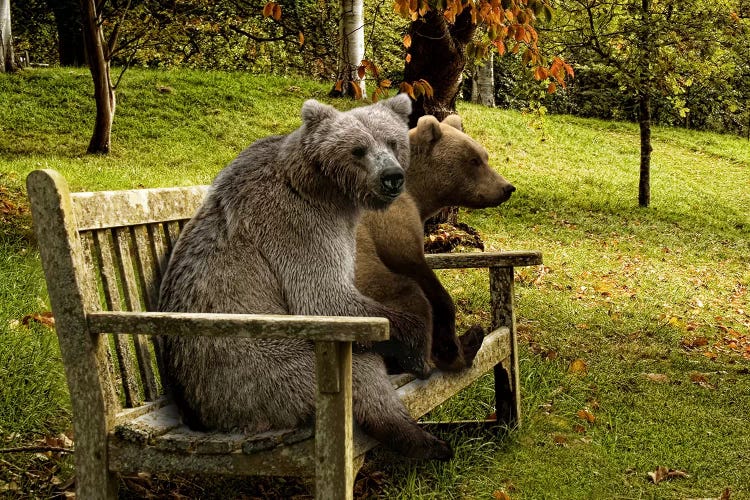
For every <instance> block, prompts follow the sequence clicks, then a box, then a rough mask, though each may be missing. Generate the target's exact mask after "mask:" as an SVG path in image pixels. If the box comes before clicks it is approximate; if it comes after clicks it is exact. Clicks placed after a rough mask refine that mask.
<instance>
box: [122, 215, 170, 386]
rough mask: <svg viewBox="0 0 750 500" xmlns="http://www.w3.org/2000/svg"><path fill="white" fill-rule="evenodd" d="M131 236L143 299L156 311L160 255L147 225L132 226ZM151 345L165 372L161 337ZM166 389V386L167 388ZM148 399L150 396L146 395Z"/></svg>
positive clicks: (159, 365) (153, 340)
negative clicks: (155, 251) (157, 253)
mask: <svg viewBox="0 0 750 500" xmlns="http://www.w3.org/2000/svg"><path fill="white" fill-rule="evenodd" d="M130 231H131V237H132V240H133V242H134V243H135V255H134V257H133V259H134V260H135V263H136V266H137V269H138V279H139V280H140V286H141V291H142V293H143V301H144V303H145V304H146V310H147V311H156V310H157V309H158V305H159V286H160V285H161V278H160V277H161V268H160V264H159V261H158V256H157V255H156V254H155V253H154V247H153V246H152V244H151V243H152V241H151V239H150V237H149V232H148V229H147V227H146V226H145V225H138V226H132V227H131V228H130ZM151 345H152V346H153V349H154V355H155V357H156V365H157V367H158V369H159V373H165V371H164V370H165V368H164V360H163V359H162V351H163V350H162V346H161V340H160V339H159V337H152V338H151ZM165 389H166V388H165ZM146 399H147V400H148V399H149V398H148V396H147V397H146Z"/></svg>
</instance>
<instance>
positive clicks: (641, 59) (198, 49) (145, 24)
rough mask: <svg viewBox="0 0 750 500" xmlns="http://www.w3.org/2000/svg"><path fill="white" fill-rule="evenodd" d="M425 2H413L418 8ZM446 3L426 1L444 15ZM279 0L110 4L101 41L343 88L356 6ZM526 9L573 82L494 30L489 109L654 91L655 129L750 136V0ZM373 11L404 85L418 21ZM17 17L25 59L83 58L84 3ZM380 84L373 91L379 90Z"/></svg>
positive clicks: (382, 74)
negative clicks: (344, 24)
mask: <svg viewBox="0 0 750 500" xmlns="http://www.w3.org/2000/svg"><path fill="white" fill-rule="evenodd" d="M4 1H8V0H4ZM412 3H415V2H412ZM422 3H424V2H420V3H418V4H417V5H418V6H419V7H420V8H422ZM445 3H446V2H444V1H443V2H442V3H441V2H439V1H438V2H432V4H434V5H432V4H430V3H429V2H427V3H425V5H428V4H429V5H431V6H432V8H435V7H438V8H439V7H441V6H442V7H445ZM503 3H507V1H505V2H503ZM275 4H276V5H278V6H279V7H280V9H281V10H280V15H279V16H276V15H271V16H267V17H264V16H263V15H262V12H263V7H264V5H265V3H264V2H262V1H255V2H253V1H247V0H228V1H221V2H217V1H210V0H131V1H128V2H124V1H114V2H104V3H102V6H103V9H104V10H106V12H105V15H104V16H103V24H104V28H105V33H106V34H107V35H108V36H112V35H113V31H114V30H113V28H115V27H116V31H117V34H116V35H115V36H117V37H119V40H118V42H117V49H116V52H115V53H114V54H113V57H112V63H113V64H114V65H115V66H119V67H121V68H122V67H128V66H140V67H149V68H173V67H185V68H193V69H220V70H242V71H248V72H251V73H255V74H274V75H284V76H290V75H292V76H293V75H305V76H306V77H313V78H317V79H321V80H323V81H330V82H331V85H332V86H333V84H334V82H335V81H336V80H337V79H338V78H340V73H341V69H340V68H341V64H340V63H341V50H340V48H341V43H342V35H341V33H340V26H339V23H340V20H341V18H342V13H341V12H342V8H344V6H345V4H346V2H342V3H341V4H340V3H339V2H330V1H328V2H326V1H324V0H280V1H278V2H275ZM350 4H351V2H350ZM529 5H530V6H532V7H533V8H534V10H535V11H536V12H537V13H538V14H539V15H538V17H539V18H538V19H536V20H535V24H534V26H535V27H536V30H537V32H538V34H539V40H538V43H539V46H540V52H541V53H542V54H545V55H547V56H548V57H551V56H553V55H554V56H557V55H559V56H562V57H563V58H564V59H565V60H566V61H567V62H568V63H570V64H571V65H572V66H573V67H574V68H575V78H573V79H569V80H568V82H567V85H565V86H564V87H563V86H561V85H559V84H558V85H555V83H556V82H555V80H554V79H553V78H552V76H551V75H546V74H544V73H543V74H542V75H539V74H538V73H537V74H535V70H536V69H537V66H536V65H533V64H530V61H529V57H528V54H525V51H524V50H520V51H516V52H515V53H514V52H512V51H511V50H510V48H511V47H510V45H509V44H507V43H506V45H507V46H508V51H507V53H506V54H505V55H504V57H490V56H491V55H493V53H496V52H497V51H498V48H497V47H496V46H493V45H491V44H489V43H488V41H489V40H490V38H491V36H492V35H494V33H490V34H489V35H490V36H488V33H487V30H486V29H484V30H483V29H482V27H481V26H480V29H478V30H477V31H476V33H475V34H474V37H473V41H472V43H470V44H469V45H468V46H467V48H466V55H467V65H466V72H465V76H466V77H467V78H465V79H464V85H463V88H462V96H463V97H465V98H469V97H471V93H472V87H471V81H472V77H473V76H475V75H479V73H478V72H477V71H476V70H477V69H478V68H480V67H481V66H482V64H483V63H484V64H485V67H486V66H487V63H488V62H489V64H490V65H491V67H492V69H493V70H494V71H493V73H492V76H491V78H492V83H493V91H492V94H493V95H492V100H491V102H492V103H493V104H496V105H498V106H501V107H504V108H511V109H518V110H523V111H531V112H534V113H537V114H539V115H542V116H543V115H544V114H545V113H548V112H549V113H565V114H574V115H578V116H583V117H595V118H602V119H618V120H620V119H621V120H630V121H635V120H637V119H638V112H639V106H638V95H639V93H641V92H642V89H643V87H644V86H645V87H648V91H649V94H650V98H651V119H652V121H653V122H654V123H655V124H661V125H676V126H681V127H686V128H691V129H700V130H709V131H715V132H729V133H734V134H739V135H743V136H746V137H748V138H750V2H748V0H721V1H718V2H715V1H707V0H679V1H678V0H638V1H632V0H627V1H623V0H556V1H554V2H551V3H550V4H549V5H548V4H547V3H542V2H536V3H535V2H529ZM395 6H396V8H397V9H398V7H399V3H398V2H397V3H396V4H395ZM550 7H551V8H552V9H554V10H552V9H550ZM364 10H365V11H364V25H363V26H362V28H361V29H362V30H363V31H364V38H365V59H367V60H368V61H371V62H372V63H373V64H374V65H375V66H376V67H377V68H378V71H379V74H378V77H379V80H380V81H382V80H386V81H389V82H393V86H394V87H396V86H397V85H398V84H399V83H400V82H402V81H404V68H405V58H406V57H407V55H406V51H407V46H405V45H408V40H405V38H404V37H405V35H406V34H407V33H408V32H409V21H410V20H409V19H405V18H404V17H402V16H400V15H399V14H398V12H396V9H394V4H393V3H392V2H391V1H390V0H389V1H386V0H365V1H364ZM11 12H12V15H11V18H12V30H13V31H12V35H13V42H14V48H15V53H16V57H17V58H18V59H19V60H22V61H24V62H27V63H28V62H29V61H30V62H31V63H34V64H49V65H56V64H61V65H63V66H71V65H72V66H76V65H84V64H85V54H84V43H83V38H82V36H83V35H82V23H81V15H80V7H79V3H78V1H77V0H26V1H24V2H11ZM553 12H554V14H553ZM276 17H278V19H276ZM480 24H481V23H480ZM107 28H109V32H107ZM488 48H490V49H492V50H488ZM500 49H501V52H504V50H503V49H504V47H500ZM435 64H441V61H435ZM535 76H536V79H535V78H534V77H535ZM540 76H545V78H539V77H540ZM116 77H117V75H115V78H116ZM377 83H378V82H374V84H377ZM554 87H556V91H555V92H550V90H551V89H552V88H554ZM370 89H371V93H372V91H373V90H374V89H375V87H374V86H371V87H370ZM475 93H476V90H475Z"/></svg>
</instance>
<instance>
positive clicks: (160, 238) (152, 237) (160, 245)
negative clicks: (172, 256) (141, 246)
mask: <svg viewBox="0 0 750 500" xmlns="http://www.w3.org/2000/svg"><path fill="white" fill-rule="evenodd" d="M146 231H147V233H148V240H149V243H150V244H151V253H152V254H153V256H154V261H155V263H156V271H157V279H158V280H159V283H161V279H162V277H163V276H164V272H165V271H166V269H167V259H168V258H169V248H168V247H167V243H166V241H165V237H164V228H163V227H162V225H161V224H149V225H148V226H146Z"/></svg>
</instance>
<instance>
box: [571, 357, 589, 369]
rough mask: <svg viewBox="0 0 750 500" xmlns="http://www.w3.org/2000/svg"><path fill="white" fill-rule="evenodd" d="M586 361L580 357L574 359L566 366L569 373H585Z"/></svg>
mask: <svg viewBox="0 0 750 500" xmlns="http://www.w3.org/2000/svg"><path fill="white" fill-rule="evenodd" d="M586 368H587V367H586V362H585V361H584V360H582V359H580V358H579V359H575V360H573V362H572V363H570V366H569V367H568V372H569V373H586Z"/></svg>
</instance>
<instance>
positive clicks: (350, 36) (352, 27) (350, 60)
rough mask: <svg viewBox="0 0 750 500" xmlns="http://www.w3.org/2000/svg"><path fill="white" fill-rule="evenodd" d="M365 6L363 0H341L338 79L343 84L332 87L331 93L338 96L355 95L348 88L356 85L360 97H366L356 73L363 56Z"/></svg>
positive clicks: (363, 83)
mask: <svg viewBox="0 0 750 500" xmlns="http://www.w3.org/2000/svg"><path fill="white" fill-rule="evenodd" d="M364 11H365V6H364V0H341V22H340V23H339V37H340V39H341V47H340V53H339V58H340V63H339V80H341V81H343V82H344V84H343V85H342V87H341V91H340V92H338V91H336V90H335V89H334V91H332V92H331V95H333V96H336V97H339V96H344V95H350V96H353V97H356V96H357V94H358V93H357V92H356V91H355V90H354V89H352V88H350V87H349V86H350V85H356V86H358V87H359V90H360V92H359V93H361V96H362V97H367V89H366V87H365V80H364V78H360V77H359V75H358V73H357V68H358V67H359V65H360V63H361V62H362V59H364V57H365V27H364V24H365V15H364Z"/></svg>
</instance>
